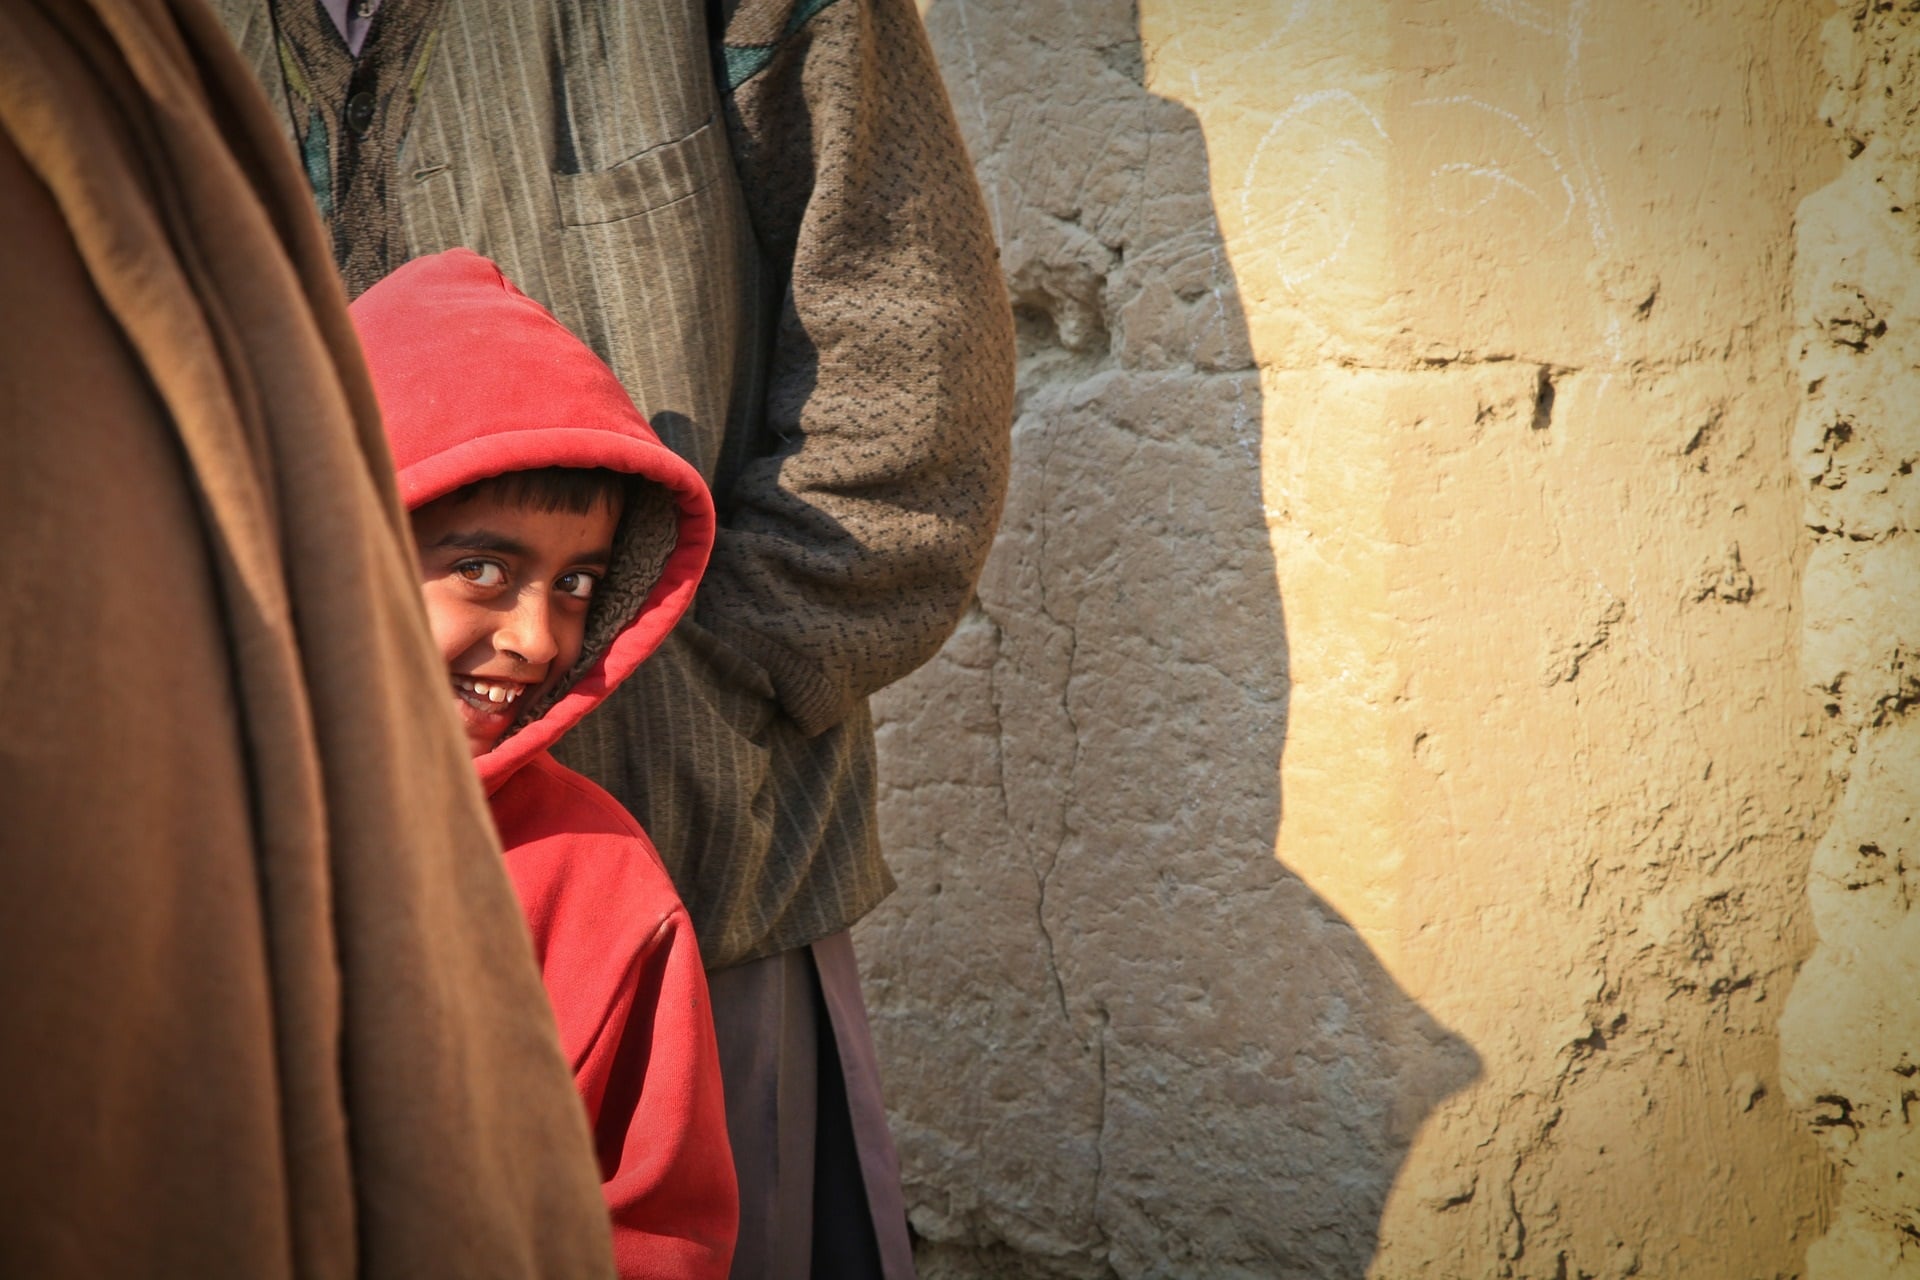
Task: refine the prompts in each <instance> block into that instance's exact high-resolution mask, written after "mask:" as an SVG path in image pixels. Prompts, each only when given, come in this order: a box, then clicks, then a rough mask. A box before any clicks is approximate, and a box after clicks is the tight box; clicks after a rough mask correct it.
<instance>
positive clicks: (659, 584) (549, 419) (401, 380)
mask: <svg viewBox="0 0 1920 1280" xmlns="http://www.w3.org/2000/svg"><path fill="white" fill-rule="evenodd" d="M352 314H353V319H354V323H355V325H356V326H357V327H358V329H359V331H360V340H361V342H362V343H363V344H364V346H365V348H366V355H367V365H368V368H369V369H370V370H371V371H372V374H373V383H374V389H375V391H376V392H377V393H378V395H379V399H380V407H381V411H382V413H383V415H384V417H385V420H386V427H387V438H388V439H389V441H390V442H391V443H392V446H393V457H394V464H395V466H396V467H397V468H398V469H399V477H400V496H401V499H402V501H404V502H405V503H406V505H407V508H408V510H413V509H415V508H417V507H420V506H422V505H424V504H425V503H428V502H431V501H433V500H434V499H435V498H439V497H443V496H445V495H446V494H448V493H450V492H452V491H453V490H455V489H458V488H460V487H461V486H463V485H467V484H470V483H472V482H474V481H476V480H481V479H485V478H486V477H489V476H494V475H499V474H501V473H503V472H507V471H516V470H529V469H533V468H537V467H604V468H607V469H609V470H614V471H622V472H628V473H631V474H632V475H633V476H634V477H635V480H634V482H633V485H632V487H631V489H630V490H629V494H628V498H627V510H626V515H625V517H624V518H623V520H622V522H621V526H620V528H621V532H620V534H619V535H618V536H617V538H616V544H617V545H616V547H615V549H614V555H613V563H612V564H611V565H610V566H609V568H608V572H607V574H606V576H605V577H604V578H603V580H602V581H601V583H600V584H599V585H598V586H597V587H596V589H595V592H594V596H593V602H592V606H591V609H590V612H589V613H588V616H587V623H586V643H585V646H584V649H583V651H582V654H581V657H580V661H579V662H578V663H577V664H576V665H575V667H574V669H573V675H572V678H571V679H569V680H567V681H565V682H563V683H562V685H561V686H560V688H559V689H558V690H557V696H555V695H548V697H547V698H545V699H544V700H543V704H542V705H532V706H529V707H527V708H525V709H524V710H523V711H522V712H521V715H520V719H519V720H518V721H517V722H516V728H515V729H514V730H513V731H512V732H510V733H509V734H508V736H507V737H505V738H503V739H502V740H501V741H500V742H499V743H498V744H497V745H495V746H494V748H493V749H492V750H491V751H489V752H488V753H487V754H485V755H483V756H481V757H480V758H479V759H478V760H477V761H476V762H475V763H476V764H477V765H478V767H479V770H480V780H481V782H482V784H483V785H484V786H485V788H486V792H487V796H488V799H489V802H490V804H491V806H492V810H493V819H494V823H495V824H496V825H497V826H498V828H499V831H500V841H501V844H502V845H503V846H504V847H505V849H506V860H507V871H508V874H509V875H510V876H511V878H512V880H513V884H514V888H515V889H516V890H517V891H518V892H519V895H520V903H521V906H522V907H523V908H524V910H525V911H526V916H527V923H528V925H529V926H530V927H531V928H532V931H533V942H534V949H535V953H536V955H537V956H538V957H539V961H540V968H541V974H542V977H543V979H544V980H545V982H546V988H547V994H548V996H549V997H550V998H551V1000H552V1002H553V1011H554V1015H555V1018H556V1020H557V1021H558V1023H559V1028H560V1043H561V1047H562V1048H563V1049H564V1050H565V1051H566V1054H567V1057H568V1059H569V1061H570V1062H571V1063H572V1065H573V1075H574V1081H575V1083H576V1084H577V1085H578V1086H579V1089H580V1096H581V1098H582V1099H583V1100H584V1101H585V1102H586V1106H587V1112H588V1116H589V1119H590V1121H591V1123H592V1127H593V1134H594V1142H595V1146H596V1147H597V1149H598V1152H599V1156H600V1173H601V1180H602V1184H603V1190H604V1192H605V1194H606V1199H607V1208H608V1211H609V1213H610V1214H611V1216H612V1222H613V1243H614V1256H615V1258H616V1260H617V1262H618V1264H619V1269H620V1274H621V1275H622V1276H625V1277H635V1276H660V1277H668V1276H671V1277H691V1276H712V1277H716V1280H717V1278H719V1277H724V1276H725V1275H726V1274H727V1268H728V1265H729V1262H730V1261H731V1258H732V1255H733V1240H734V1231H735V1228H736V1226H737V1223H738V1219H739V1199H738V1193H737V1191H736V1188H735V1184H734V1173H733V1158H732V1154H731V1151H730V1149H729V1147H728V1145H727V1126H726V1112H725V1107H724V1104H723V1102H722V1097H721V1091H720V1067H719V1059H718V1056H717V1053H716V1050H715V1046H714V1036H713V1015H712V1012H711V1011H710V1009H709V1008H708V1004H707V985H706V976H705V973H704V971H703V970H702V968H701V964H700V953H699V949H698V948H697V947H696V946H695V943H694V938H693V931H692V927H691V926H690V925H689V923H688V920H687V914H686V909H685V908H684V907H683V906H682V905H681V903H680V898H679V896H678V894H676V893H675V891H674V888H673V884H672V882H671V881H670V880H669V879H668V878H667V873H666V871H665V869H664V868H663V867H662V866H661V863H660V858H659V855H658V854H657V853H656V852H655V851H654V848H653V844H652V842H651V841H650V840H648V839H647V836H646V833H645V832H644V831H642V830H641V829H640V826H639V824H638V823H636V822H635V821H634V820H633V819H632V817H630V816H629V815H628V814H627V812H626V810H625V809H623V808H621V806H620V805H619V803H618V802H616V801H615V800H614V799H613V797H612V796H610V795H608V794H607V793H606V792H605V791H603V790H601V789H600V788H599V787H598V786H596V785H595V784H594V783H592V782H590V781H588V780H587V779H586V778H584V777H582V776H580V775H579V774H577V773H574V772H573V771H572V770H570V769H567V768H566V767H565V766H563V765H561V764H560V763H559V762H558V761H556V760H555V759H554V758H553V757H552V755H550V754H549V753H548V748H550V747H551V746H552V745H553V744H554V742H555V741H556V740H557V739H558V738H559V737H560V735H561V734H563V733H565V732H566V731H567V730H568V729H570V728H572V727H573V726H574V725H575V724H577V723H578V722H579V721H580V719H581V717H583V716H585V715H586V714H587V712H589V711H590V710H592V709H593V708H594V707H595V706H597V705H598V704H599V703H600V702H601V700H602V699H604V698H605V697H606V696H607V694H608V693H609V692H611V691H612V689H613V688H614V686H615V685H617V684H619V683H620V681H621V680H623V679H625V678H626V676H627V675H629V674H630V673H631V672H632V671H633V669H634V668H635V667H637V666H638V665H639V664H640V661H641V659H643V658H645V657H646V656H647V655H648V654H649V653H651V652H652V651H653V650H654V648H655V647H656V646H658V645H659V643H660V642H661V640H662V639H663V638H664V637H665V636H666V634H667V632H668V631H669V630H671V629H672V627H673V625H674V623H675V622H677V621H678V620H679V618H680V615H681V614H682V613H684V612H686V609H687V606H688V604H689V603H690V602H691V600H692V598H693V591H694V587H695V585H696V584H697V583H698V581H699V578H700V573H701V571H702V570H703V569H704V568H705V566H706V562H707V554H708V552H709V551H710V550H711V549H712V546H713V536H714V516H713V501H712V499H711V497H710V496H709V495H708V492H707V487H706V485H705V483H704V482H703V481H702V480H701V478H700V476H699V473H698V472H696V471H695V470H694V469H693V468H692V467H691V466H690V465H688V464H687V463H686V462H684V461H682V460H681V459H680V458H679V457H678V456H677V455H676V454H674V453H673V452H672V451H670V450H669V449H667V448H666V447H665V446H664V445H662V444H661V443H660V441H659V439H658V438H657V437H656V436H655V435H654V434H653V431H652V429H651V428H649V427H648V426H647V423H646V421H645V419H643V418H642V417H641V415H640V412H639V410H637V409H636V408H635V407H634V405H633V401H632V400H631V399H629V398H628V396H627V394H626V392H625V391H623V390H622V389H621V387H620V384H619V383H618V382H617V381H616V380H615V379H614V376H613V374H612V373H611V372H610V371H609V370H608V368H607V366H606V365H605V364H603V363H601V361H600V360H599V359H598V358H597V357H596V356H595V355H594V354H593V352H592V351H590V350H588V348H587V347H586V346H585V345H584V344H583V343H581V342H580V341H579V339H577V338H575V337H574V336H573V335H572V334H571V333H569V332H568V331H567V330H566V329H565V328H564V327H563V326H562V325H561V324H560V323H559V322H558V321H556V320H555V319H554V318H553V317H552V316H551V315H549V314H548V313H547V312H546V311H545V310H544V309H543V308H542V307H541V306H540V305H539V304H538V303H536V302H534V301H532V300H531V299H529V298H528V297H526V296H525V295H524V294H522V293H521V292H520V291H519V290H518V289H516V288H514V287H513V285H512V284H511V283H509V282H508V281H507V280H506V278H505V277H503V276H502V275H501V274H500V271H499V268H497V267H495V266H494V265H493V264H492V263H491V262H489V261H487V260H486V259H485V258H482V257H480V256H479V255H478V254H475V253H473V252H471V251H469V250H465V249H455V250H451V251H449V252H447V253H440V254H435V255H433V256H432V257H427V258H421V259H417V260H415V261H413V262H410V263H408V264H407V265H406V266H404V267H401V268H400V269H399V270H398V271H395V272H394V273H393V274H392V275H390V276H388V277H387V278H386V279H384V280H382V281H381V282H380V283H379V284H377V285H375V286H374V287H373V288H372V289H369V290H368V291H367V292H366V293H365V294H363V295H362V296H361V297H360V298H359V300H358V301H356V302H355V303H354V304H353V307H352ZM449 696H451V693H450V695H449Z"/></svg>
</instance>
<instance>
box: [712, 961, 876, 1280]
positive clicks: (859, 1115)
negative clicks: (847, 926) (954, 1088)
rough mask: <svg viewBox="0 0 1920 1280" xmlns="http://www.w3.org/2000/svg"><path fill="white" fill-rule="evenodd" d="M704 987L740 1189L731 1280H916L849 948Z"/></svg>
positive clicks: (766, 964)
mask: <svg viewBox="0 0 1920 1280" xmlns="http://www.w3.org/2000/svg"><path fill="white" fill-rule="evenodd" d="M707 985H708V990H709V992H710V993H711V996H712V1000H713V1022H714V1030H715V1032H716V1033H717V1035H718V1039H719V1043H720V1077H721V1081H722V1084H723V1086H724V1087H725V1090H726V1099H727V1134H728V1137H729V1139H730V1140H731V1142H732V1144H733V1159H734V1167H735V1170H736V1171H737V1173H738V1175H739V1179H740V1238H739V1243H738V1245H737V1246H736V1247H735V1250H734V1255H733V1271H732V1278H731V1280H810V1277H819V1278H820V1280H863V1278H864V1277H868V1276H871V1277H875V1278H876V1280H912V1277H913V1274H914V1270H913V1249H912V1245H911V1243H910V1241H909V1239H908V1236H907V1218H906V1206H905V1201H904V1199H903V1197H902V1195H901V1190H900V1161H899V1157H898V1156H896V1155H895V1154H894V1149H893V1139H892V1137H891V1135H890V1134H889V1133H888V1131H887V1115H886V1110H885V1107H884V1106H883V1105H882V1102H881V1095H880V1069H879V1063H878V1061H877V1059H876V1057H875V1055H874V1050H873V1034H872V1032H871V1031H870V1030H869V1028H868V1026H867V1010H866V1004H865V1002H864V1001H863V1000H862V998H861V995H860V972H859V969H858V968H857V967H856V965H855V962H854V955H853V939H852V938H851V936H849V935H848V934H847V933H845V932H841V933H836V934H834V935H832V936H831V937H827V938H822V939H820V940H819V941H818V942H815V943H813V944H812V945H811V946H807V947H798V948H795V949H794V950H791V951H783V952H780V953H779V954H777V955H772V956H767V957H766V958H764V959H761V960H753V961H749V962H748V963H746V964H743V965H737V966H735V967H733V968H730V969H723V970H721V971H720V972H718V973H710V974H708V975H707Z"/></svg>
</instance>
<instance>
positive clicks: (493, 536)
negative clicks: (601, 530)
mask: <svg viewBox="0 0 1920 1280" xmlns="http://www.w3.org/2000/svg"><path fill="white" fill-rule="evenodd" d="M427 550H429V551H491V552H493V553H494V554H495V555H501V556H515V557H518V558H519V559H522V560H525V559H530V558H531V557H532V556H533V548H532V547H530V546H528V545H527V544H526V543H524V542H521V541H519V540H518V539H516V538H509V537H508V536H507V535H506V534H504V533H494V532H493V531H492V530H490V529H455V530H453V531H452V532H450V533H443V534H441V535H440V536H439V537H438V538H435V539H434V540H433V541H432V542H431V543H429V544H427ZM573 562H574V563H575V564H580V565H584V566H586V567H587V568H589V569H605V568H606V567H607V566H608V565H609V564H611V563H612V562H613V548H612V547H596V548H595V549H594V550H592V551H589V552H587V553H586V554H585V555H580V556H575V557H573Z"/></svg>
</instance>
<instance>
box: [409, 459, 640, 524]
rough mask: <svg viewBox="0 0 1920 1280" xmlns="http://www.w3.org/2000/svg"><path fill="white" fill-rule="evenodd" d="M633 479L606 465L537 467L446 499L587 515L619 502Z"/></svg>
mask: <svg viewBox="0 0 1920 1280" xmlns="http://www.w3.org/2000/svg"><path fill="white" fill-rule="evenodd" d="M631 478H632V477H630V476H627V475H624V474H622V473H621V472H618V471H610V470H608V469H607V468H605V467H536V468H534V469H533V470H531V471H507V472H503V473H502V474H500V475H497V476H488V477H487V478H486V479H484V480H476V481H474V482H473V483H472V484H469V485H462V486H461V487H460V488H458V489H455V490H454V491H453V492H452V493H450V494H448V495H447V499H446V500H447V501H448V502H451V503H453V504H454V505H455V506H458V505H459V504H461V503H463V502H470V501H472V500H473V499H475V498H478V497H482V496H484V497H488V498H492V499H493V500H494V501H496V502H499V503H500V504H501V505H503V506H509V507H516V508H518V509H520V510H523V511H539V512H542V513H551V512H556V511H563V512H565V513H567V514H568V515H575V516H583V515H586V514H587V513H588V512H590V511H592V510H594V509H595V508H597V507H599V506H600V505H601V504H603V503H615V502H618V501H619V500H620V498H621V496H622V495H623V494H624V493H625V492H626V487H627V482H628V481H629V480H630V479H631Z"/></svg>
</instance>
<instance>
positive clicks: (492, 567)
mask: <svg viewBox="0 0 1920 1280" xmlns="http://www.w3.org/2000/svg"><path fill="white" fill-rule="evenodd" d="M453 572H454V573H455V575H457V576H458V577H459V579H460V580H461V581H462V582H468V583H471V584H473V585H474V586H476V587H503V586H505V585H506V584H507V571H506V570H505V569H503V568H502V567H500V566H499V565H497V564H495V563H494V562H493V561H491V560H462V561H461V562H460V563H459V564H456V565H455V566H453Z"/></svg>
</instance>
